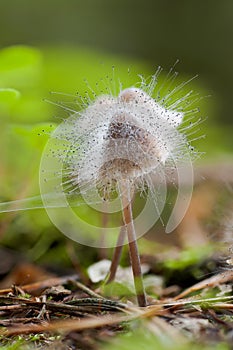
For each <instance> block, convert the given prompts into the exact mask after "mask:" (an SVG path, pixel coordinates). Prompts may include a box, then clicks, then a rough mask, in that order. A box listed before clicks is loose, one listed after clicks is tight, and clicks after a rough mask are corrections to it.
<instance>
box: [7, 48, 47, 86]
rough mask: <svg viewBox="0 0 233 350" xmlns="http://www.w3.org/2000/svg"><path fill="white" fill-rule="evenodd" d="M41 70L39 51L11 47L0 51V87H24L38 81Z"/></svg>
mask: <svg viewBox="0 0 233 350" xmlns="http://www.w3.org/2000/svg"><path fill="white" fill-rule="evenodd" d="M40 68H41V54H40V51H38V50H36V49H34V48H31V47H27V46H20V45H19V46H11V47H7V48H4V49H2V50H0V86H14V87H17V88H18V87H25V86H27V87H28V85H32V84H34V83H35V82H37V81H38V79H39V75H40Z"/></svg>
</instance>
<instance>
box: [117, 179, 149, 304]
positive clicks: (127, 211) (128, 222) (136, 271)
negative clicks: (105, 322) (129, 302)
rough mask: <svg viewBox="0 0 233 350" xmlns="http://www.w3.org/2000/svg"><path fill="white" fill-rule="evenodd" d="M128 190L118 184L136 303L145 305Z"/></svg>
mask: <svg viewBox="0 0 233 350" xmlns="http://www.w3.org/2000/svg"><path fill="white" fill-rule="evenodd" d="M129 190H130V189H129V186H128V185H127V183H126V182H124V181H122V182H121V183H120V184H119V194H120V197H121V204H122V212H123V220H124V224H125V227H126V232H127V236H128V244H129V253H130V260H131V265H132V269H133V276H134V285H135V291H136V295H137V300H138V305H139V306H146V305H147V302H146V295H145V290H144V285H143V280H142V271H141V263H140V257H139V253H138V246H137V237H136V233H135V228H134V222H133V213H132V205H131V198H130V195H129Z"/></svg>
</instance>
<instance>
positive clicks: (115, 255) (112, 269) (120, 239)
mask: <svg viewBox="0 0 233 350" xmlns="http://www.w3.org/2000/svg"><path fill="white" fill-rule="evenodd" d="M125 234H126V231H125V226H122V227H121V229H120V233H119V236H118V239H117V244H116V248H115V250H114V253H113V257H112V263H111V266H110V271H109V277H108V279H107V282H106V283H110V282H112V281H114V279H115V276H116V271H117V268H118V266H119V263H120V258H121V253H122V249H123V244H124V240H125Z"/></svg>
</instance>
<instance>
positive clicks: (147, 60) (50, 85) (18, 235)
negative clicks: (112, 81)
mask: <svg viewBox="0 0 233 350" xmlns="http://www.w3.org/2000/svg"><path fill="white" fill-rule="evenodd" d="M232 38H233V2H232V1H231V0H222V1H217V0H205V1H201V0H189V1H182V0H175V1H172V0H144V1H141V0H133V1H132V0H56V1H54V0H49V1H45V0H41V1H31V0H21V1H16V0H15V1H14V0H1V1H0V114H1V117H0V118H1V130H0V147H1V154H0V157H1V167H0V198H1V201H2V202H5V201H9V200H16V199H22V198H25V197H29V196H32V195H35V194H38V193H39V188H38V167H39V161H40V157H41V153H42V150H43V147H44V144H45V142H46V140H47V138H48V133H49V132H50V130H51V128H52V127H53V125H55V124H56V123H57V122H58V121H59V119H57V117H61V116H64V112H63V114H62V113H61V112H60V111H59V108H56V106H53V105H51V104H48V103H46V102H45V101H43V99H44V98H49V99H51V96H50V95H49V94H50V92H51V91H57V92H62V93H70V94H76V92H77V91H78V92H79V93H81V94H82V93H84V92H85V89H86V86H85V83H84V81H83V79H84V78H87V79H88V81H89V83H90V85H91V86H95V82H96V81H98V80H99V79H100V78H101V76H103V75H105V76H106V75H107V74H109V71H110V72H111V67H112V65H115V66H116V67H117V69H118V70H119V76H120V79H121V80H123V81H125V82H126V84H131V82H133V81H135V77H136V75H137V74H145V75H147V74H153V73H154V72H155V70H156V69H157V67H158V65H161V66H162V67H163V68H164V70H165V71H168V70H169V69H170V67H171V66H172V65H173V64H174V62H175V61H176V60H177V59H179V61H180V62H179V64H178V65H177V66H176V68H175V69H176V70H177V71H179V78H178V80H179V79H180V80H181V81H182V80H187V79H189V78H191V77H193V76H195V75H196V74H198V78H196V79H195V80H194V82H192V83H190V89H192V88H194V89H195V91H197V93H199V94H200V96H202V97H204V98H203V100H201V101H200V109H201V113H200V114H201V115H202V116H203V117H204V118H205V117H206V116H207V117H208V118H207V120H206V121H205V122H204V123H203V124H202V125H201V126H200V128H201V130H200V134H202V135H206V139H205V140H200V142H198V143H197V147H198V148H200V150H201V151H202V152H204V153H205V154H203V156H202V157H201V160H200V161H201V162H202V163H204V164H206V163H208V162H210V163H216V164H218V162H222V161H224V162H227V163H230V162H231V161H232V150H233V137H232V132H233V124H232V120H233V107H232V98H233V84H232V82H233V65H232V62H233V42H232ZM129 67H130V68H132V71H133V72H134V73H133V74H134V77H133V78H132V81H128V80H129V76H128V73H127V71H128V68H129ZM62 98H64V96H62V97H59V96H58V97H57V100H59V99H60V100H61V99H62ZM219 167H220V166H219ZM224 186H225V185H224ZM200 201H202V199H200ZM207 205H208V204H207ZM48 230H49V231H48ZM0 232H1V237H2V244H3V245H5V246H6V247H11V248H12V247H13V248H14V249H17V250H18V251H20V252H21V253H22V254H23V256H24V257H26V258H27V259H29V260H33V261H36V262H37V261H42V262H47V261H51V259H52V260H53V261H55V262H56V263H57V264H59V265H60V266H63V267H64V266H65V265H66V264H67V265H69V264H70V259H71V258H70V256H71V255H72V254H70V255H69V254H68V253H67V251H68V250H69V249H71V247H70V244H69V243H67V244H68V245H69V249H68V250H64V245H63V242H64V237H63V236H62V234H60V233H59V232H57V230H56V229H55V228H54V227H53V226H52V225H51V224H50V222H49V219H48V217H47V215H46V214H45V213H44V211H43V210H42V209H41V210H39V211H28V212H23V214H22V213H21V212H15V213H13V214H12V213H8V214H4V216H3V214H1V231H0ZM48 232H49V234H48ZM61 242H62V244H61ZM66 242H67V241H66ZM51 248H53V249H51ZM72 249H73V248H72ZM80 249H81V248H80ZM84 249H85V248H84ZM85 253H87V251H85ZM80 254H81V253H80ZM84 263H86V264H88V261H87V262H84ZM8 269H9V266H8ZM6 271H7V268H6V269H5V270H4V268H3V267H2V274H4V273H6ZM0 272H1V271H0Z"/></svg>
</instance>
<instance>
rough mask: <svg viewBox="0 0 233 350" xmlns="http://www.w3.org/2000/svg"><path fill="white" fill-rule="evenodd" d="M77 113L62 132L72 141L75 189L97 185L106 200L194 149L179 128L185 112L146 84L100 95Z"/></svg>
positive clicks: (72, 187)
mask: <svg viewBox="0 0 233 350" xmlns="http://www.w3.org/2000/svg"><path fill="white" fill-rule="evenodd" d="M78 114H79V116H78V117H77V115H74V116H72V117H71V118H69V120H68V125H67V126H66V128H64V129H63V132H64V133H63V135H60V136H59V137H61V138H64V139H66V140H67V141H68V142H69V144H70V152H69V154H68V156H67V159H66V163H67V174H68V176H69V179H68V185H69V186H68V189H69V190H70V191H71V192H75V191H76V190H80V189H82V192H83V191H85V190H88V189H90V188H92V187H96V188H98V189H99V192H100V193H101V194H102V198H103V199H104V200H107V199H108V198H109V197H111V192H112V190H113V189H114V188H116V187H117V184H118V183H119V182H122V181H123V182H127V183H128V184H131V185H132V186H133V188H134V189H140V188H141V189H142V190H143V189H144V188H145V187H147V188H149V187H150V184H151V182H152V178H153V176H154V175H158V174H160V173H162V174H163V173H164V169H165V168H169V167H172V164H175V163H177V162H178V161H179V160H181V159H184V158H185V157H186V154H187V153H188V152H189V148H188V147H187V145H188V143H187V140H186V137H185V135H184V134H182V133H181V132H180V131H178V130H177V127H178V126H179V125H180V124H181V123H182V120H183V116H184V114H183V113H182V112H180V111H179V112H177V111H175V110H172V109H167V108H165V107H164V106H161V105H160V104H159V103H157V102H156V101H155V100H154V99H153V98H152V97H151V96H149V94H147V93H146V92H145V91H143V90H142V89H141V88H135V87H131V88H128V89H125V90H122V91H120V93H119V95H118V96H117V97H113V96H110V95H102V96H99V97H97V98H96V100H95V101H94V102H92V103H90V104H89V105H88V107H87V108H86V109H84V110H83V111H82V112H79V113H78ZM67 129H69V132H67Z"/></svg>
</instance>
